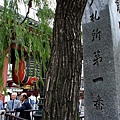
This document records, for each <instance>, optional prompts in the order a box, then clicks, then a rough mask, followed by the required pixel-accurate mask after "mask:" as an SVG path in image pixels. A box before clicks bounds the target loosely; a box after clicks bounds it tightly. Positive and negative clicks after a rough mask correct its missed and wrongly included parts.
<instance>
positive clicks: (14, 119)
mask: <svg viewBox="0 0 120 120" xmlns="http://www.w3.org/2000/svg"><path fill="white" fill-rule="evenodd" d="M35 111H38V110H24V112H32V115H31V120H33V112H35ZM14 112H16V111H6V113H5V115H4V120H27V119H25V118H21V117H18V116H15V115H13V114H12V113H14Z"/></svg>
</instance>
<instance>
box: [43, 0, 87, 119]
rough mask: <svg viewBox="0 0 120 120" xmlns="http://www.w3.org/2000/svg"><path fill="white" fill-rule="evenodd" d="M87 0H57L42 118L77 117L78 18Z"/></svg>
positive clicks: (79, 73)
mask: <svg viewBox="0 0 120 120" xmlns="http://www.w3.org/2000/svg"><path fill="white" fill-rule="evenodd" d="M86 1H87V0H57V7H56V13H55V21H54V29H53V43H52V47H51V58H50V61H49V64H48V71H47V74H46V90H45V104H44V109H43V112H44V113H43V119H44V120H77V118H78V116H77V115H78V101H79V88H80V79H81V66H82V64H81V61H82V53H81V38H80V37H81V18H82V15H83V11H84V8H85V5H86Z"/></svg>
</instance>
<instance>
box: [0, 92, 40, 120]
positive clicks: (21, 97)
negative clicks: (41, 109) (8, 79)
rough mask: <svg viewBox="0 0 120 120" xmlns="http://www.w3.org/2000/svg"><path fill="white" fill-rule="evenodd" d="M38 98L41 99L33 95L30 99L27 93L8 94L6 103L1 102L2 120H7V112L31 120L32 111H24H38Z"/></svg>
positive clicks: (0, 114)
mask: <svg viewBox="0 0 120 120" xmlns="http://www.w3.org/2000/svg"><path fill="white" fill-rule="evenodd" d="M37 98H39V96H38V97H35V96H34V95H33V94H31V96H29V97H28V95H27V93H21V94H20V93H15V92H12V93H8V95H6V96H5V99H4V101H2V100H0V120H4V119H5V117H4V113H5V112H7V113H9V114H12V115H15V116H18V117H21V118H25V119H28V120H31V116H30V111H26V112H24V110H32V109H38V106H37V105H38V104H37V103H38V101H39V99H37ZM3 118H4V119H3ZM8 120H10V119H8Z"/></svg>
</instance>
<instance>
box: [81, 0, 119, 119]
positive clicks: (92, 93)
mask: <svg viewBox="0 0 120 120" xmlns="http://www.w3.org/2000/svg"><path fill="white" fill-rule="evenodd" d="M92 1H93V3H92ZM115 1H116V0H88V4H87V6H86V9H85V12H84V16H83V21H82V22H83V58H84V80H85V85H84V87H85V88H84V89H85V97H84V99H85V100H84V101H85V120H120V116H119V113H120V111H119V106H120V94H119V93H120V92H119V91H120V36H119V34H120V28H119V20H120V19H119V18H120V13H119V11H117V9H118V7H117V3H115ZM91 3H92V4H91ZM90 4H91V5H90ZM91 15H92V18H93V19H92V20H91V19H90V18H91V17H90V16H91Z"/></svg>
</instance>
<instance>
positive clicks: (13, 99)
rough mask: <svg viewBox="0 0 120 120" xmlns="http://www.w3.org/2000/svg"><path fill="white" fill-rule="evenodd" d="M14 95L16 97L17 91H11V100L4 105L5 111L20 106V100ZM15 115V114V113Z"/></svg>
mask: <svg viewBox="0 0 120 120" xmlns="http://www.w3.org/2000/svg"><path fill="white" fill-rule="evenodd" d="M16 97H17V93H12V94H11V100H10V101H8V102H7V105H6V110H7V111H11V110H14V109H15V108H17V107H20V101H19V100H16ZM15 115H17V113H16V114H15Z"/></svg>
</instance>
